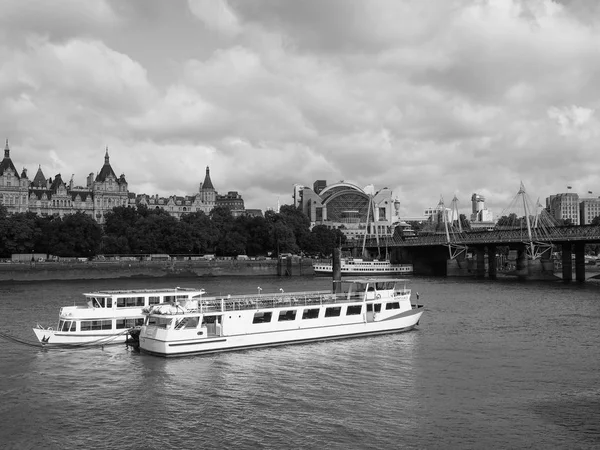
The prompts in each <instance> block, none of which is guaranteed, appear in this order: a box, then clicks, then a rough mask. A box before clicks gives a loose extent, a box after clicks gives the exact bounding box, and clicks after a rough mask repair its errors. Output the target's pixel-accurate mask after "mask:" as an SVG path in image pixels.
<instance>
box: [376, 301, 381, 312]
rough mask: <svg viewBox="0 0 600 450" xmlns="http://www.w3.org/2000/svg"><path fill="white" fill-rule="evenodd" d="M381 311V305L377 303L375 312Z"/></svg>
mask: <svg viewBox="0 0 600 450" xmlns="http://www.w3.org/2000/svg"><path fill="white" fill-rule="evenodd" d="M379 311H381V303H375V312H379Z"/></svg>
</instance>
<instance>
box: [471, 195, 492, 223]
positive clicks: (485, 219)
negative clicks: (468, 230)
mask: <svg viewBox="0 0 600 450" xmlns="http://www.w3.org/2000/svg"><path fill="white" fill-rule="evenodd" d="M493 222H494V214H493V213H492V212H491V211H489V210H488V209H487V208H486V207H485V197H484V196H483V195H479V194H473V195H472V196H471V226H475V228H477V227H478V226H481V225H484V226H490V225H493Z"/></svg>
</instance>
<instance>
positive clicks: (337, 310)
mask: <svg viewBox="0 0 600 450" xmlns="http://www.w3.org/2000/svg"><path fill="white" fill-rule="evenodd" d="M341 312H342V307H341V306H332V307H331V308H326V309H325V317H337V316H339V315H340V314H341Z"/></svg>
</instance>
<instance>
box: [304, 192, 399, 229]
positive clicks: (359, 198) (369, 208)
mask: <svg viewBox="0 0 600 450" xmlns="http://www.w3.org/2000/svg"><path fill="white" fill-rule="evenodd" d="M296 186H299V185H295V186H294V195H295V196H297V198H298V200H299V201H298V207H299V208H300V209H301V211H302V212H303V213H304V214H305V215H306V216H307V217H308V218H309V219H310V222H311V226H315V225H325V226H327V227H329V228H337V229H339V230H340V231H342V233H344V234H345V235H346V237H347V238H349V239H362V238H363V237H364V236H365V234H366V235H367V237H375V236H380V237H381V236H391V235H392V234H393V233H394V229H395V227H396V226H397V225H398V223H399V222H400V217H399V209H400V202H399V201H398V200H394V199H392V191H391V190H390V189H388V188H383V189H381V190H379V191H377V192H375V193H374V194H369V193H367V192H366V191H365V189H363V188H360V187H358V186H356V185H355V184H352V183H347V182H344V181H341V182H339V183H334V184H332V185H329V186H327V185H326V182H325V181H324V180H317V181H316V182H315V183H314V185H313V186H314V188H315V189H317V190H318V192H316V191H315V190H314V189H310V188H307V187H303V188H302V189H301V190H300V189H298V190H297V191H296ZM367 217H369V220H368V221H367Z"/></svg>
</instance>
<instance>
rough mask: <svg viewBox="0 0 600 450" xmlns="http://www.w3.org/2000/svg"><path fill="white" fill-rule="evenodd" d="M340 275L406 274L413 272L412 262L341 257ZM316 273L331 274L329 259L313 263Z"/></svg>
mask: <svg viewBox="0 0 600 450" xmlns="http://www.w3.org/2000/svg"><path fill="white" fill-rule="evenodd" d="M340 265H341V268H340V269H341V273H342V276H375V275H396V276H397V275H408V274H411V273H412V272H413V266H412V264H392V263H391V262H389V261H388V260H384V261H379V260H363V259H359V258H341V260H340ZM313 271H314V272H315V274H317V275H329V276H331V275H333V262H332V261H331V260H329V261H324V262H315V263H313Z"/></svg>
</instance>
